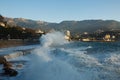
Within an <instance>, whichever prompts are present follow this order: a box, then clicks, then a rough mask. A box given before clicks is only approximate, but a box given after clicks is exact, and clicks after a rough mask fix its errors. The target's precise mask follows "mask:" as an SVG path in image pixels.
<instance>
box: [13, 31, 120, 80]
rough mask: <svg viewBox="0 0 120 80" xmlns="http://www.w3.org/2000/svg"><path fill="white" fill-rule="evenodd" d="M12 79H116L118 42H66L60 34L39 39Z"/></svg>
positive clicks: (119, 69) (119, 56) (119, 68)
mask: <svg viewBox="0 0 120 80" xmlns="http://www.w3.org/2000/svg"><path fill="white" fill-rule="evenodd" d="M40 41H41V44H40V46H39V47H37V48H36V49H35V50H33V51H32V54H30V55H27V56H26V57H27V58H28V59H29V63H28V65H27V66H26V67H24V70H23V71H22V73H21V74H19V76H17V77H16V79H14V80H119V79H120V45H119V42H114V43H102V42H89V43H86V42H68V41H66V40H65V39H64V34H63V33H61V32H52V33H48V34H46V35H43V36H42V37H41V38H40Z"/></svg>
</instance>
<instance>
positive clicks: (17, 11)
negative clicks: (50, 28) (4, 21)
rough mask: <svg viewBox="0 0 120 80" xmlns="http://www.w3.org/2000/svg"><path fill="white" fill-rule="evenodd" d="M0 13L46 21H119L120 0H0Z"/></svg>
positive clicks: (12, 16) (7, 15) (6, 15)
mask: <svg viewBox="0 0 120 80" xmlns="http://www.w3.org/2000/svg"><path fill="white" fill-rule="evenodd" d="M0 14H1V15H3V16H5V17H11V18H26V19H32V20H40V21H47V22H58V23H59V22H61V21H64V20H75V21H81V20H91V19H103V20H117V21H120V0H0Z"/></svg>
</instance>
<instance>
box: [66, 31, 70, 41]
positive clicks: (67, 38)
mask: <svg viewBox="0 0 120 80" xmlns="http://www.w3.org/2000/svg"><path fill="white" fill-rule="evenodd" d="M65 39H66V40H68V41H70V40H71V34H70V31H69V30H67V32H66V35H65Z"/></svg>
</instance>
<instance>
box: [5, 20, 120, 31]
mask: <svg viewBox="0 0 120 80" xmlns="http://www.w3.org/2000/svg"><path fill="white" fill-rule="evenodd" d="M6 20H7V22H8V24H11V25H19V26H23V27H27V28H33V29H38V28H39V29H42V30H44V31H46V32H47V31H49V30H51V29H55V30H62V31H64V30H70V31H71V32H72V33H82V32H89V33H92V32H95V31H97V30H99V29H101V30H104V31H106V30H112V29H120V22H118V21H115V20H83V21H63V22H61V23H49V22H44V21H34V20H29V19H24V18H6Z"/></svg>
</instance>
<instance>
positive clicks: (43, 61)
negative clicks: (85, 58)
mask: <svg viewBox="0 0 120 80" xmlns="http://www.w3.org/2000/svg"><path fill="white" fill-rule="evenodd" d="M40 40H41V42H42V46H40V47H39V48H37V49H35V50H34V51H33V52H32V53H33V54H31V55H29V58H30V59H31V65H30V67H29V68H28V71H27V73H28V74H27V73H26V74H25V75H24V79H22V80H80V79H82V78H83V77H85V76H82V77H81V76H80V74H79V73H78V72H77V70H76V69H75V68H74V67H73V66H71V65H70V64H69V63H67V62H66V61H62V60H60V59H57V58H56V57H54V56H53V55H52V54H51V52H52V50H54V48H55V47H53V46H59V45H63V44H65V43H66V40H64V36H63V34H61V33H60V32H53V33H49V34H46V35H43V36H42V37H41V39H40ZM84 80H85V79H84Z"/></svg>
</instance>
